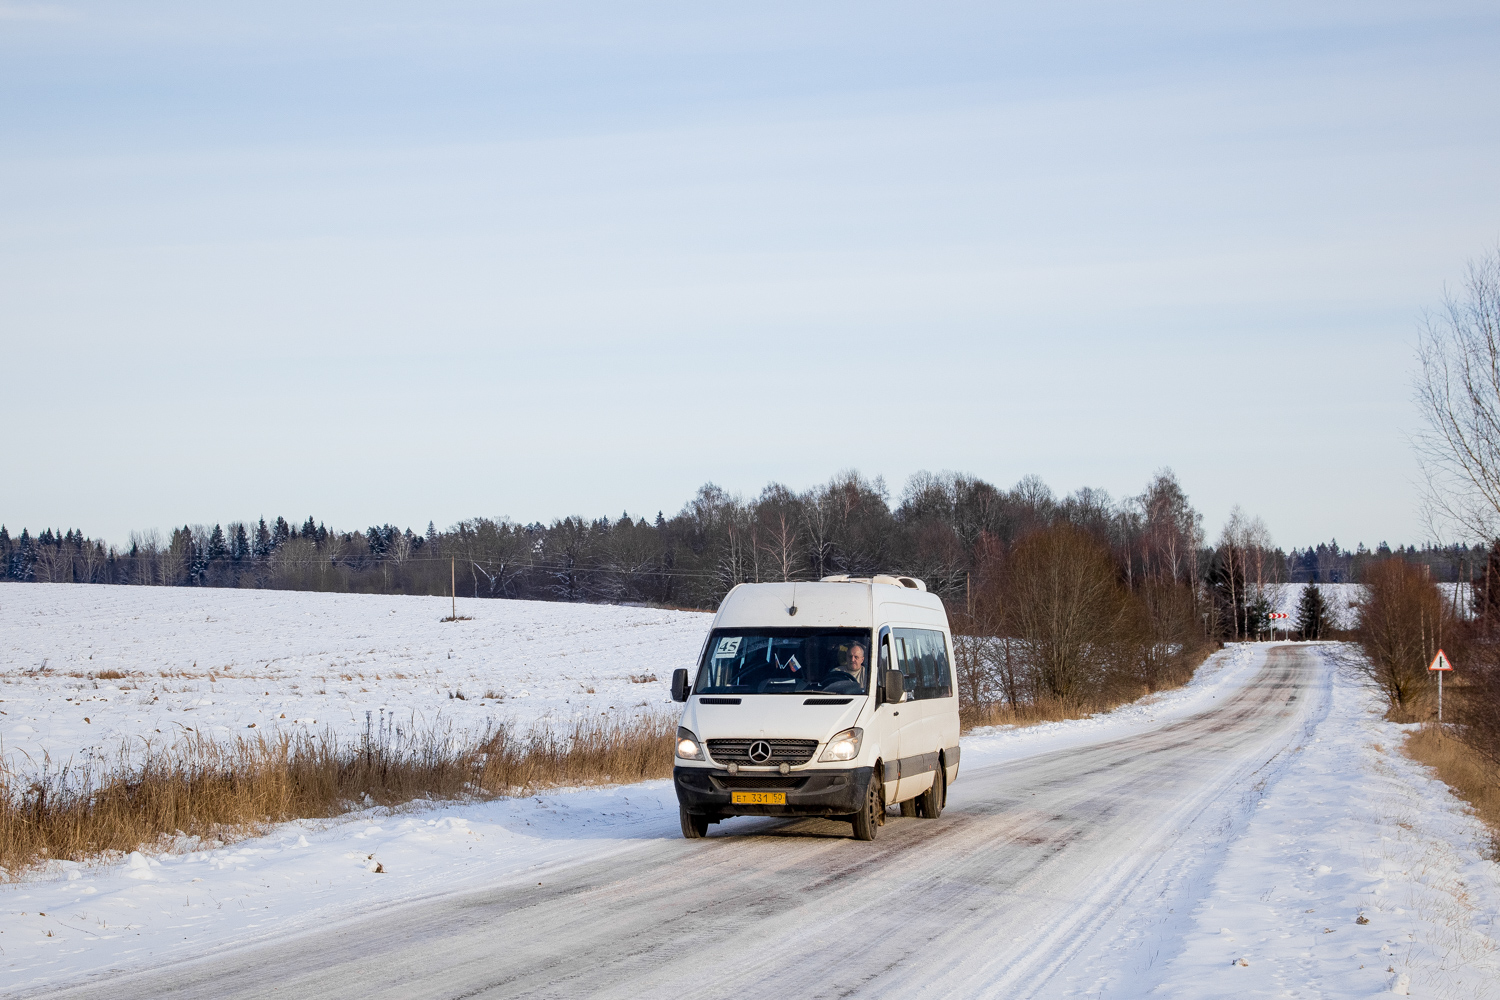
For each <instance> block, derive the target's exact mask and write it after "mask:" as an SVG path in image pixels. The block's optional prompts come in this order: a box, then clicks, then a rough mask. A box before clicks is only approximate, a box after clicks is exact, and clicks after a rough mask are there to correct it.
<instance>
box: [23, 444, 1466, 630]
mask: <svg viewBox="0 0 1500 1000" xmlns="http://www.w3.org/2000/svg"><path fill="white" fill-rule="evenodd" d="M1236 517H1238V515H1236ZM1201 522H1202V518H1201V516H1200V515H1199V514H1198V513H1197V512H1196V511H1194V510H1193V509H1192V507H1191V505H1190V504H1189V503H1188V501H1187V497H1186V495H1185V494H1184V493H1183V491H1182V490H1181V488H1180V486H1179V485H1178V484H1177V481H1176V479H1175V477H1173V475H1172V473H1171V472H1170V470H1165V471H1163V472H1162V473H1159V474H1158V475H1157V476H1156V477H1155V478H1154V479H1153V480H1152V482H1151V483H1150V484H1149V485H1148V486H1147V488H1146V490H1145V491H1144V492H1143V493H1142V494H1141V495H1139V496H1134V497H1128V498H1125V499H1123V500H1119V501H1116V500H1114V499H1113V498H1111V497H1110V495H1109V494H1108V493H1106V492H1105V491H1103V490H1098V489H1089V488H1084V489H1080V490H1077V491H1076V492H1074V493H1072V494H1069V495H1067V496H1065V497H1061V498H1059V497H1057V496H1056V495H1054V494H1053V492H1052V491H1051V490H1050V489H1049V488H1048V487H1047V485H1046V484H1045V483H1043V482H1042V481H1041V480H1040V479H1038V478H1036V477H1027V478H1025V479H1022V480H1021V481H1020V482H1019V483H1017V484H1016V485H1015V486H1014V487H1012V488H1011V489H1008V490H1007V489H1000V488H997V487H995V486H992V485H991V484H989V483H987V482H984V481H983V480H980V479H976V478H973V477H970V476H964V475H954V474H945V475H931V474H927V473H919V474H918V475H916V476H913V477H912V478H911V480H909V481H908V482H907V484H906V486H905V488H904V489H903V490H902V491H901V493H900V495H899V496H898V497H895V498H892V497H891V495H890V493H889V491H888V490H887V488H886V486H885V483H884V482H883V481H882V480H881V479H879V478H875V479H873V480H871V479H866V478H864V477H862V476H861V475H859V474H858V473H856V472H846V473H843V474H841V475H839V476H836V477H834V478H833V479H832V480H831V481H830V482H828V483H827V484H826V485H822V486H818V487H815V488H813V489H810V490H806V491H804V492H794V491H792V490H790V489H788V488H787V487H785V486H782V485H780V484H776V483H772V484H771V485H769V486H767V487H766V488H765V489H764V490H762V491H761V493H760V495H759V496H757V497H754V498H751V499H746V498H742V497H737V496H732V495H730V494H729V493H727V492H725V491H724V490H722V489H720V488H719V487H717V486H714V485H713V484H709V485H706V486H704V487H702V488H701V489H699V490H698V493H697V495H696V496H694V497H693V498H692V499H691V500H690V501H688V503H687V504H685V505H684V506H683V508H682V509H681V510H680V511H678V512H677V513H676V514H674V515H672V516H670V517H668V516H665V515H664V514H663V513H661V512H658V513H657V514H656V515H655V516H654V517H632V516H631V515H629V514H628V513H624V514H621V515H620V517H619V518H617V519H611V518H608V517H599V518H596V519H593V520H589V519H587V518H582V517H565V518H562V519H560V520H555V521H553V522H552V523H551V524H542V523H539V522H538V523H532V524H517V523H514V522H511V521H509V520H506V519H490V518H474V519H472V520H467V521H462V522H459V523H458V524H455V525H453V526H451V527H449V528H446V529H441V530H440V529H438V528H437V527H436V526H435V525H433V524H431V523H429V524H428V525H427V528H426V530H425V531H420V532H419V531H413V530H412V529H411V528H409V527H407V528H398V527H396V526H394V525H390V524H383V525H373V526H371V527H369V528H367V529H365V530H364V531H339V530H336V529H332V528H329V527H327V526H326V525H325V524H323V523H322V522H320V521H317V520H315V519H314V518H312V517H308V518H306V519H305V520H303V521H301V522H300V523H298V522H296V521H288V520H287V519H286V518H284V517H277V518H275V519H274V520H272V521H270V522H267V521H266V520H265V519H264V518H262V519H260V520H259V521H258V522H257V523H254V524H247V523H244V522H238V521H235V522H230V523H228V524H227V525H223V524H215V525H211V526H209V525H184V526H183V527H181V528H177V529H175V530H173V531H172V532H171V534H170V536H169V537H163V536H161V535H159V534H158V533H157V532H154V531H153V532H145V533H138V534H137V533H133V534H132V536H131V539H130V544H129V546H128V547H126V548H120V547H117V546H106V545H105V544H104V543H102V542H100V541H97V540H94V539H91V538H89V537H87V536H86V535H85V534H84V533H83V532H82V531H79V530H74V529H69V530H65V531H55V530H52V529H46V530H43V531H42V532H41V533H40V534H35V535H34V534H32V533H31V532H30V531H29V530H27V529H23V530H22V531H21V532H20V534H19V535H12V534H11V533H10V532H9V530H8V528H7V527H4V526H0V579H4V580H9V581H41V582H72V583H103V584H116V585H124V584H143V585H153V586H176V587H188V586H198V587H252V588H272V589H284V590H312V591H335V592H349V593H381V594H429V595H438V594H447V593H448V592H449V587H450V578H451V575H452V574H454V573H456V575H457V578H458V585H457V590H458V593H459V594H460V595H461V596H465V597H490V598H526V599H533V600H550V601H584V602H610V603H641V604H653V605H662V606H673V607H688V608H705V609H712V608H715V607H717V606H718V603H719V601H720V600H721V599H722V598H723V596H724V594H725V593H727V592H728V590H729V589H730V588H731V587H733V586H734V585H735V584H736V583H740V582H745V581H750V582H758V581H766V580H808V579H817V578H819V577H821V576H824V575H827V574H830V573H848V574H851V575H855V576H868V575H871V574H874V573H881V572H898V573H902V574H908V575H912V576H917V577H920V578H922V579H923V580H925V581H926V583H927V585H928V587H929V588H930V589H931V590H933V591H934V592H936V593H937V594H939V595H940V596H941V597H943V599H944V600H945V601H947V602H948V603H949V604H950V606H955V607H960V608H961V607H964V606H965V603H966V601H968V600H969V599H970V594H971V592H972V589H973V587H974V581H975V579H976V578H977V577H978V576H981V575H984V574H986V573H987V572H990V571H992V570H993V564H994V562H995V561H996V560H997V559H1000V558H1003V555H1004V554H1005V553H1007V552H1008V551H1010V549H1011V548H1012V547H1013V546H1014V545H1015V543H1016V542H1017V541H1018V540H1020V539H1021V538H1023V537H1025V536H1026V535H1027V534H1029V533H1031V532H1034V531H1037V530H1038V529H1041V528H1044V527H1050V526H1055V525H1059V524H1066V525H1070V526H1072V527H1074V528H1077V529H1079V530H1080V531H1082V532H1084V533H1086V534H1087V535H1089V536H1091V537H1092V538H1094V539H1095V540H1097V542H1098V543H1099V544H1100V545H1101V546H1103V547H1105V548H1107V549H1108V551H1109V552H1110V554H1111V557H1112V558H1113V560H1114V562H1115V564H1116V567H1117V571H1118V573H1119V575H1120V577H1121V579H1122V581H1123V582H1124V583H1125V585H1126V586H1133V585H1134V584H1135V582H1136V581H1140V580H1144V579H1147V578H1148V577H1151V576H1152V575H1153V574H1156V573H1159V572H1160V570H1161V566H1162V563H1163V561H1164V560H1165V561H1169V562H1170V563H1171V575H1172V577H1173V578H1174V580H1179V581H1181V582H1183V583H1186V584H1192V585H1194V586H1196V585H1197V584H1198V583H1199V582H1211V581H1212V579H1213V578H1214V577H1215V575H1216V574H1217V575H1218V576H1219V577H1223V576H1224V575H1225V574H1226V573H1228V574H1229V575H1230V576H1231V577H1236V579H1238V578H1240V577H1243V576H1244V574H1245V573H1246V572H1249V573H1250V574H1251V575H1252V576H1254V577H1255V580H1254V581H1252V588H1253V587H1254V586H1255V584H1257V583H1280V582H1287V583H1301V582H1305V581H1309V580H1311V581H1319V582H1332V583H1338V582H1357V581H1359V580H1360V579H1361V576H1362V574H1363V572H1364V569H1365V567H1367V566H1369V565H1371V564H1373V563H1374V562H1376V561H1379V560H1381V559H1383V558H1386V557H1389V556H1390V555H1392V554H1395V555H1399V556H1402V557H1404V558H1405V559H1407V560H1408V561H1411V562H1415V563H1420V564H1422V565H1425V566H1427V567H1429V571H1430V573H1431V575H1432V577H1433V578H1434V579H1437V580H1445V581H1451V580H1459V579H1471V578H1472V575H1473V574H1474V573H1475V572H1476V567H1477V572H1479V573H1480V574H1482V573H1483V571H1484V568H1485V565H1486V558H1487V553H1486V551H1485V550H1484V549H1482V548H1474V549H1468V548H1465V547H1462V546H1449V547H1444V548H1437V547H1427V546H1424V547H1422V548H1420V549H1418V548H1413V547H1404V548H1398V549H1395V550H1392V549H1390V548H1389V547H1388V546H1386V545H1385V544H1384V543H1382V544H1381V545H1380V546H1378V547H1377V548H1375V549H1367V548H1365V547H1364V546H1363V545H1359V546H1357V547H1356V548H1355V549H1353V550H1352V551H1351V550H1348V549H1344V548H1341V547H1340V546H1339V545H1338V543H1337V542H1336V541H1333V542H1329V543H1326V544H1320V545H1318V546H1316V547H1313V548H1308V549H1306V550H1296V549H1293V550H1292V551H1291V552H1289V553H1288V552H1284V551H1283V550H1281V549H1279V548H1271V547H1270V546H1269V545H1268V544H1264V543H1263V542H1262V541H1261V539H1262V538H1264V537H1265V531H1264V526H1263V525H1259V522H1239V523H1238V524H1237V523H1234V522H1232V523H1231V524H1230V525H1228V526H1226V527H1225V529H1224V532H1223V533H1222V534H1221V536H1220V537H1219V539H1218V540H1217V542H1216V543H1214V544H1210V543H1208V542H1207V541H1206V540H1205V537H1204V534H1203V531H1202V523H1201ZM1168 525H1169V526H1170V531H1169V532H1168V533H1169V534H1171V535H1172V539H1171V541H1170V543H1164V542H1163V540H1162V539H1163V537H1164V532H1167V531H1168V528H1167V526H1168ZM1237 533H1238V534H1239V535H1242V536H1243V537H1237ZM1266 540H1267V541H1268V538H1267V539H1266ZM1236 546H1240V547H1241V548H1244V549H1245V550H1246V552H1247V553H1252V552H1253V558H1252V557H1251V556H1248V555H1246V556H1241V557H1239V561H1240V562H1242V563H1244V566H1243V567H1237V558H1236ZM1168 550H1170V551H1168ZM1236 574H1238V576H1236ZM1230 582H1231V583H1233V582H1234V580H1231V581H1230ZM1231 589H1233V588H1231ZM1240 589H1241V590H1243V587H1241V588H1240ZM1235 603H1240V602H1239V601H1236V602H1235ZM1211 631H1212V629H1211ZM1225 631H1228V632H1231V633H1233V632H1236V631H1238V629H1236V628H1233V627H1230V628H1227V629H1225Z"/></svg>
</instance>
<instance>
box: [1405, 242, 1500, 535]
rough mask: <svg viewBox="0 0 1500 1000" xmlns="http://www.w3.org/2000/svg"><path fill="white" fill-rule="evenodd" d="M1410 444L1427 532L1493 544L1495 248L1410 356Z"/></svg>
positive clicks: (1497, 353)
mask: <svg viewBox="0 0 1500 1000" xmlns="http://www.w3.org/2000/svg"><path fill="white" fill-rule="evenodd" d="M1417 357H1418V360H1419V361H1420V362H1421V372H1420V374H1419V375H1418V376H1417V380H1416V396H1417V403H1418V405H1419V406H1420V407H1421V410H1422V416H1423V418H1424V419H1425V421H1426V424H1427V427H1426V429H1425V430H1424V431H1422V432H1421V433H1419V434H1418V435H1417V436H1416V438H1415V441H1414V444H1415V445H1416V449H1417V455H1418V459H1419V461H1420V462H1421V466H1422V471H1423V473H1424V476H1425V478H1426V486H1427V488H1426V505H1427V509H1428V514H1429V517H1430V519H1431V520H1432V522H1433V526H1434V528H1440V527H1442V526H1444V524H1445V523H1446V525H1451V526H1454V527H1457V528H1459V529H1460V530H1462V531H1464V532H1466V533H1468V534H1470V535H1472V536H1475V537H1478V538H1493V537H1495V536H1496V534H1497V525H1500V248H1497V249H1496V250H1494V251H1491V252H1490V253H1488V254H1486V255H1484V256H1483V257H1481V258H1479V259H1478V260H1471V261H1470V262H1469V268H1468V275H1467V277H1466V279H1465V281H1464V288H1463V292H1462V293H1461V294H1460V295H1458V296H1454V295H1452V294H1448V295H1445V296H1444V303H1443V310H1442V312H1441V313H1439V314H1438V315H1436V316H1432V317H1429V318H1428V320H1427V323H1426V325H1425V327H1424V329H1423V331H1422V338H1421V342H1420V345H1419V347H1418V349H1417Z"/></svg>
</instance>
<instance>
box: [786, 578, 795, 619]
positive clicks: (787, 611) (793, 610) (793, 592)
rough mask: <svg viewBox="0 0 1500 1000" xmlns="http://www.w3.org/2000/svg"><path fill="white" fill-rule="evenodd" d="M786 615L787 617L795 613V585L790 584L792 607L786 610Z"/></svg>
mask: <svg viewBox="0 0 1500 1000" xmlns="http://www.w3.org/2000/svg"><path fill="white" fill-rule="evenodd" d="M786 613H787V614H789V615H795V614H796V613H797V585H796V584H795V583H793V584H792V606H791V607H789V608H787V609H786Z"/></svg>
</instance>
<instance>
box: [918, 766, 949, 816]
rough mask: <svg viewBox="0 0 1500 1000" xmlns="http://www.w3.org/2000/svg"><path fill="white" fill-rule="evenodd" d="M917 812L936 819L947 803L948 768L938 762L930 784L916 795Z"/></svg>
mask: <svg viewBox="0 0 1500 1000" xmlns="http://www.w3.org/2000/svg"><path fill="white" fill-rule="evenodd" d="M916 802H917V814H918V815H920V816H925V817H927V818H928V819H937V818H938V817H939V816H941V815H942V814H943V806H945V805H947V803H948V768H947V767H946V766H944V765H943V764H942V762H939V763H938V769H937V772H936V773H935V774H933V776H932V786H931V787H930V788H928V789H927V791H925V792H923V793H922V794H921V795H918V796H917V799H916Z"/></svg>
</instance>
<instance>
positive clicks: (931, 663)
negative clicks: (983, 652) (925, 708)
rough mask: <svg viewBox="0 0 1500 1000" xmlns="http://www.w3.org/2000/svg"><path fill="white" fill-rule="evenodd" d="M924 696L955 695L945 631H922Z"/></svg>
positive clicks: (943, 696) (945, 696) (942, 696)
mask: <svg viewBox="0 0 1500 1000" xmlns="http://www.w3.org/2000/svg"><path fill="white" fill-rule="evenodd" d="M922 667H923V671H922V694H921V697H923V698H949V697H952V695H953V682H952V680H951V678H952V676H953V675H952V672H951V671H950V670H949V669H948V644H947V643H945V642H944V641H943V633H941V632H933V631H923V633H922Z"/></svg>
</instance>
